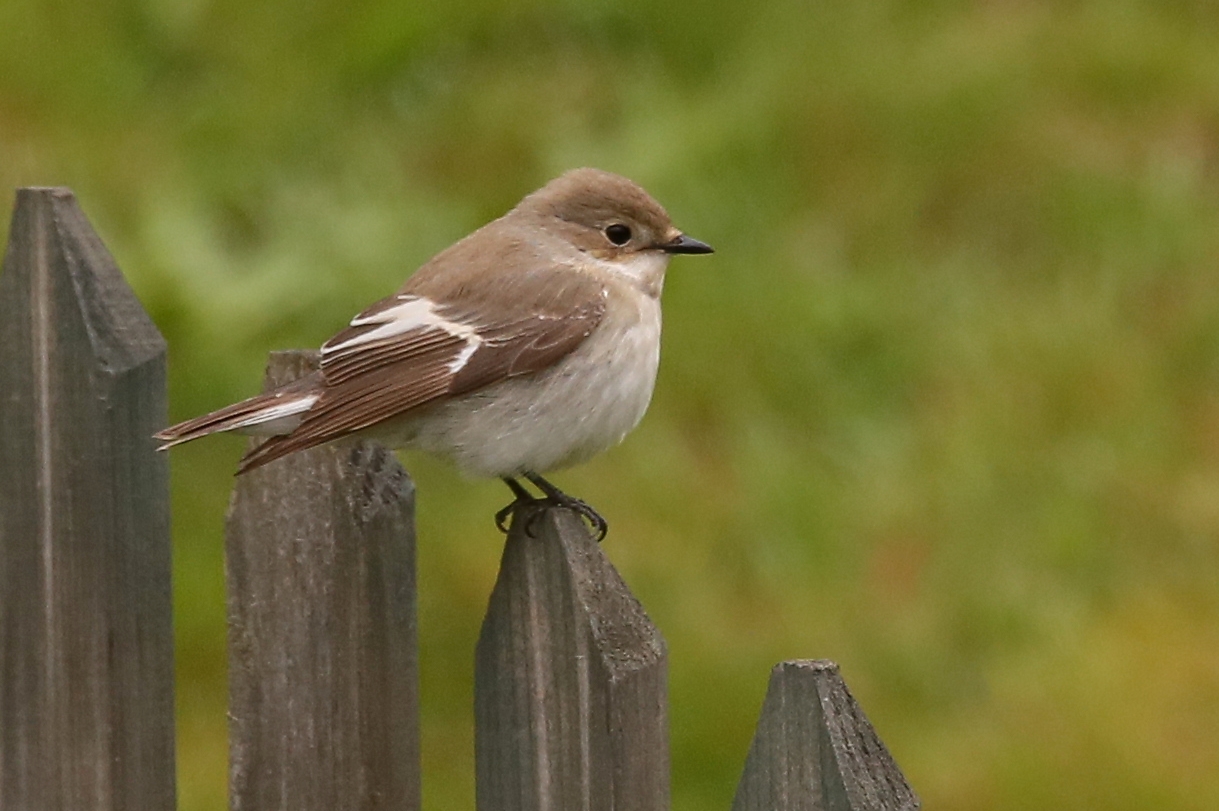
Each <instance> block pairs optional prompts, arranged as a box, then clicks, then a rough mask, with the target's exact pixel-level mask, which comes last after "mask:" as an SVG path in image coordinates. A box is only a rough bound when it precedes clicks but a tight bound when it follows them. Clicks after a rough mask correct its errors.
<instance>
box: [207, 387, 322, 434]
mask: <svg viewBox="0 0 1219 811" xmlns="http://www.w3.org/2000/svg"><path fill="white" fill-rule="evenodd" d="M318 396H319V395H317V394H307V395H305V396H303V397H296V398H293V399H291V400H285V401H284V402H277V403H272V404H271V405H269V406H267V407H266V408H263V409H260V410H258V411H255V412H254V413H253V414H251V415H249V416H248V417H245V418H244V419H241V420H238V421H237V422H235V423H233V424H232V425H231V426H229V427H228V428H226V429H225V430H228V431H248V432H250V433H258V434H271V435H274V434H286V433H288V432H290V431H291V430H292V429H293V428H295V427H296V426H297V425H299V424H300V418H299V415H301V414H304V413H305V412H306V411H308V410H309V409H311V408H313V404H314V403H316V402H317V400H318ZM251 429H257V430H256V431H251Z"/></svg>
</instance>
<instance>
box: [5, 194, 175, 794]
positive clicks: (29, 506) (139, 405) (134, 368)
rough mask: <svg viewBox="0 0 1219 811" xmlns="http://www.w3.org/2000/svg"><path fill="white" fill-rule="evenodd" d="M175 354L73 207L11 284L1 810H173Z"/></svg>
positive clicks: (35, 217) (27, 235)
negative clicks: (168, 352) (170, 410)
mask: <svg viewBox="0 0 1219 811" xmlns="http://www.w3.org/2000/svg"><path fill="white" fill-rule="evenodd" d="M164 425H165V343H164V341H163V340H162V339H161V336H160V334H159V333H158V332H157V330H156V328H155V327H154V326H153V325H152V322H151V321H150V320H149V319H148V316H147V315H146V314H145V313H144V311H143V309H141V307H140V304H139V302H138V301H137V300H136V298H135V296H134V295H133V294H132V292H131V290H130V288H128V286H127V284H126V282H125V281H124V280H123V277H122V275H121V274H120V272H119V270H118V268H117V267H116V266H115V264H114V260H113V259H112V258H111V257H110V255H109V253H107V251H106V249H105V247H104V246H103V245H102V243H101V240H100V239H99V238H98V237H97V235H96V234H95V233H94V232H93V229H92V228H91V227H90V225H89V223H88V221H87V220H86V219H85V217H84V215H83V214H82V213H81V211H80V209H79V208H78V207H77V205H76V200H75V198H74V197H73V196H72V193H71V192H70V191H68V190H67V189H48V188H30V189H21V190H19V191H18V192H17V203H16V207H15V209H14V212H13V220H12V230H11V231H10V233H9V245H8V250H7V253H6V255H5V259H4V271H3V273H0V481H2V482H3V485H2V486H0V808H5V809H14V811H17V809H38V811H61V810H62V811H92V810H93V809H134V808H138V809H144V810H145V811H169V809H172V808H173V807H174V802H175V800H174V731H173V709H174V707H173V629H172V624H171V613H170V612H171V608H172V603H171V600H170V541H169V500H168V499H169V492H168V483H169V471H168V467H167V464H166V460H165V457H164V455H159V454H157V453H156V450H155V443H154V442H153V440H152V433H153V432H154V431H156V430H157V429H159V428H161V427H163V426H164Z"/></svg>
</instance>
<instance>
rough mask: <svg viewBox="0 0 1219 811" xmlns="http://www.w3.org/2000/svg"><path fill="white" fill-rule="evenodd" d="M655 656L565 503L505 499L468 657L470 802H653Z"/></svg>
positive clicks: (661, 664) (658, 754)
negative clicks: (496, 565)
mask: <svg viewBox="0 0 1219 811" xmlns="http://www.w3.org/2000/svg"><path fill="white" fill-rule="evenodd" d="M527 530H528V531H527ZM530 531H532V533H533V534H530ZM665 656H666V655H665V644H664V640H663V639H662V638H661V636H660V632H659V631H657V629H656V628H655V627H654V626H653V625H652V623H651V621H650V620H649V619H648V617H647V614H645V613H644V610H643V608H642V607H641V606H640V605H639V602H638V601H637V600H636V599H635V597H634V596H633V595H632V594H631V593H630V591H628V590H627V587H626V585H625V584H624V583H623V582H622V578H621V577H620V576H619V575H618V572H617V571H615V570H614V567H613V566H612V565H611V564H610V562H609V560H608V559H607V558H606V557H605V555H604V554H603V553H602V551H601V549H600V547H599V546H598V545H597V544H596V543H595V542H594V541H593V540H592V538H591V536H590V535H589V533H588V530H587V529H586V528H585V526H584V523H583V522H582V521H581V520H580V519H579V518H578V517H576V515H575V514H574V513H573V512H571V511H569V510H565V509H545V510H538V509H532V510H524V511H518V512H517V514H516V516H514V518H513V524H512V529H511V531H510V532H509V534H508V540H507V543H506V545H505V547H504V556H503V562H502V563H501V566H500V573H499V580H498V581H497V582H496V584H495V590H494V591H493V593H492V595H491V601H490V605H489V606H488V608H487V615H486V619H485V620H484V621H483V627H482V633H481V635H480V637H479V640H478V649H477V652H476V656H475V659H476V663H475V672H474V695H475V698H474V714H475V762H476V772H477V807H478V809H479V811H518V810H519V811H586V810H591V809H607V810H608V809H617V810H618V811H627V809H629V810H630V811H661V810H662V809H667V808H668V807H669V741H668V716H667V699H666V690H667V686H666V678H667V669H666V668H667V665H666V658H665Z"/></svg>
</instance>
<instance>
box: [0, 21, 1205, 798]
mask: <svg viewBox="0 0 1219 811" xmlns="http://www.w3.org/2000/svg"><path fill="white" fill-rule="evenodd" d="M1217 54H1219V6H1216V5H1215V4H1213V3H1209V2H1202V0H1197V1H1196V2H1190V0H1164V1H1162V2H1135V1H1134V0H1108V2H1066V3H1049V2H1036V1H1035V0H1026V1H1025V2H1016V1H1015V0H1007V1H1001V0H994V1H992V2H974V3H966V2H949V1H948V0H934V1H933V2H918V3H916V2H895V1H894V2H880V1H873V2H859V3H826V2H796V0H760V2H756V3H752V4H748V5H740V4H735V3H728V2H722V1H721V2H703V3H694V2H689V0H675V1H674V2H669V3H666V4H663V5H662V6H657V5H655V4H652V3H644V2H641V1H640V0H634V2H626V3H619V4H610V3H605V2H591V3H577V2H572V1H571V0H569V1H568V2H552V3H543V2H513V3H509V2H500V1H499V0H474V2H462V3H451V4H415V3H403V2H400V0H392V2H391V0H372V1H371V2H356V3H350V2H338V0H311V2H307V3H289V2H276V1H274V0H268V1H267V2H260V3H248V2H245V0H210V2H209V0H144V2H135V0H95V2H92V3H88V4H81V3H69V2H66V1H65V0H6V2H4V3H2V4H0V186H3V187H4V188H7V189H11V188H12V187H14V186H17V185H26V184H36V185H47V184H67V185H70V186H72V187H73V188H74V189H75V190H76V192H77V194H78V196H79V197H80V199H81V202H82V205H83V206H84V208H85V210H86V211H87V212H88V214H89V215H90V217H91V218H92V219H93V221H94V223H95V224H96V225H97V227H98V229H99V231H100V232H101V234H102V235H103V237H104V238H105V239H106V241H107V243H108V245H109V246H110V248H111V250H112V252H113V253H114V254H115V256H116V257H117V258H118V260H119V262H120V264H121V265H122V267H123V268H124V270H125V272H126V273H127V275H128V277H129V278H130V280H131V282H132V284H133V286H134V287H135V289H136V290H137V292H138V293H139V295H140V296H141V298H142V299H143V301H144V302H145V304H146V306H147V307H148V308H149V310H150V311H151V312H152V314H153V316H154V317H155V319H156V321H157V323H158V324H159V325H160V327H161V329H162V330H163V331H164V333H165V335H166V336H167V338H168V340H169V343H170V349H171V363H172V368H171V394H172V402H173V416H174V417H175V418H185V417H187V416H192V415H194V414H197V413H199V412H202V411H205V410H209V409H212V408H215V407H218V406H220V405H222V404H225V403H228V402H230V401H232V400H235V399H238V398H240V397H242V396H245V395H247V394H249V393H251V392H253V391H254V390H255V389H256V388H257V387H258V385H259V376H260V371H261V367H262V363H263V359H264V357H265V354H266V352H267V351H268V350H270V349H273V348H283V347H291V346H314V345H317V344H318V343H320V342H321V341H322V340H324V339H325V338H326V337H328V335H329V334H331V333H332V332H334V331H335V330H337V329H338V328H339V327H340V326H341V325H342V324H344V323H345V321H346V319H347V318H349V317H350V315H351V314H352V313H354V312H355V311H356V310H357V309H359V308H360V307H361V306H362V305H364V304H366V303H368V302H370V301H372V300H374V299H376V298H378V297H380V296H382V295H384V294H386V293H387V292H389V291H391V290H392V289H393V288H395V287H396V286H397V285H398V284H399V283H400V282H401V280H402V278H403V277H405V275H406V274H407V273H409V272H410V271H411V270H412V269H413V268H415V267H416V266H418V265H419V264H420V263H421V262H422V261H424V260H425V259H426V258H427V257H428V256H430V255H431V254H432V253H434V252H435V251H436V250H438V249H440V248H441V247H443V246H445V245H446V244H448V243H449V242H451V241H452V240H454V239H456V238H457V237H459V236H461V235H462V234H464V233H466V232H468V231H469V230H471V229H473V228H475V227H476V226H478V225H479V224H481V223H483V222H485V221H486V220H488V219H490V218H492V217H494V216H497V215H498V214H499V213H502V212H503V211H504V210H505V209H507V208H508V207H510V206H511V205H512V204H513V203H514V202H515V201H516V200H517V199H518V198H519V197H520V196H521V195H522V194H524V193H526V192H528V191H530V190H532V189H533V188H535V187H537V186H539V185H541V184H542V183H543V182H545V181H546V180H547V179H549V178H550V177H552V176H554V175H556V174H558V173H560V172H562V171H563V170H565V169H568V168H571V167H573V166H578V165H596V166H601V167H603V168H606V169H610V170H615V171H619V172H622V173H624V174H627V175H629V176H631V177H633V178H635V179H636V180H638V181H639V182H641V183H642V184H643V185H644V186H645V187H647V188H648V189H649V190H651V191H652V192H653V193H654V194H655V195H656V196H657V197H658V198H659V199H661V200H662V201H663V202H664V203H665V204H666V205H667V206H668V208H669V210H670V211H671V212H672V213H673V215H674V217H675V219H676V220H677V222H678V224H679V225H680V226H682V227H683V228H685V229H687V230H688V231H689V232H690V233H692V234H694V235H695V236H697V237H699V238H702V239H705V240H707V241H709V242H711V243H712V244H714V245H715V246H716V248H717V249H718V253H717V254H716V256H715V257H713V258H710V259H705V260H699V261H697V262H696V261H693V260H683V259H679V260H678V261H677V262H675V264H674V267H673V268H672V270H671V271H670V275H669V284H668V289H667V291H666V294H665V302H666V304H665V308H666V322H667V323H666V336H665V351H664V360H663V363H662V368H661V374H660V381H659V385H658V389H657V395H656V399H655V401H654V403H653V406H652V409H651V412H650V413H649V416H648V417H647V419H646V420H645V421H644V423H643V425H642V426H641V427H640V428H639V430H638V431H637V432H636V433H635V434H634V435H633V436H632V437H631V438H630V439H629V440H628V441H627V442H626V443H625V444H624V445H623V446H622V447H621V448H619V449H616V450H615V451H613V452H611V453H609V454H607V455H606V456H604V457H603V458H601V459H599V460H597V461H595V462H593V463H590V464H588V465H586V466H584V467H582V468H579V469H576V470H573V471H571V472H569V473H564V474H560V476H559V477H558V481H560V482H561V483H562V484H564V485H566V486H567V487H569V488H570V489H571V490H572V491H573V492H576V493H579V494H581V495H583V496H585V497H587V498H589V499H590V500H592V501H593V502H594V503H596V504H597V505H598V507H599V508H600V509H601V510H602V511H603V512H604V513H605V514H606V515H607V516H608V517H609V518H610V521H611V523H612V524H613V532H612V533H611V535H610V537H609V540H608V542H607V546H606V548H607V550H608V552H609V554H610V556H611V557H612V558H613V559H614V561H615V562H616V563H617V565H618V566H619V567H620V568H621V570H622V572H623V574H624V576H625V577H626V579H627V581H628V582H629V583H631V584H632V587H633V588H634V589H635V590H636V592H637V593H638V594H639V596H640V598H641V599H642V601H643V602H644V604H645V605H646V606H647V607H648V610H649V612H650V613H651V615H652V616H653V618H654V619H655V620H656V621H657V623H658V624H659V625H660V627H661V628H662V629H663V630H664V632H665V634H666V635H667V637H668V640H669V642H670V655H671V698H672V711H671V719H672V731H673V768H674V778H673V793H674V808H675V809H678V811H693V809H703V808H727V807H728V806H729V803H730V800H731V796H732V792H733V789H734V785H735V782H736V779H737V777H738V775H739V772H740V769H741V766H742V764H743V761H744V756H745V752H746V749H747V747H748V744H749V739H750V736H751V734H752V729H753V724H754V721H755V718H756V714H757V710H758V708H759V706H760V702H761V699H762V695H763V692H764V689H765V685H766V677H767V671H768V668H769V667H770V666H771V665H772V664H773V663H775V662H776V661H779V660H780V659H784V658H791V657H813V656H816V657H827V658H833V659H836V660H838V661H839V662H841V663H842V665H843V670H844V673H845V675H846V677H847V679H848V681H849V682H850V684H851V685H852V687H853V689H854V691H855V693H856V694H857V695H858V696H859V698H860V699H861V701H862V703H863V705H864V707H865V708H866V709H867V711H868V713H869V714H870V716H871V718H872V720H873V721H874V723H875V724H876V725H877V727H878V728H879V730H880V732H881V734H882V736H883V737H884V738H885V740H886V742H887V743H888V744H889V746H890V748H891V749H892V750H893V752H894V753H895V754H896V756H897V758H898V760H899V762H900V763H901V764H902V765H903V767H904V768H905V770H906V771H907V773H908V775H909V776H910V778H911V780H912V782H913V783H914V784H915V786H916V787H917V789H918V790H919V792H920V793H921V795H922V796H923V798H924V801H925V804H926V806H927V807H928V808H936V809H946V810H951V809H960V810H961V811H965V809H969V811H981V810H982V809H987V811H990V810H992V809H993V810H995V811H998V810H999V809H1004V810H1006V809H1026V808H1027V809H1034V808H1037V809H1040V808H1090V809H1145V808H1149V807H1154V808H1159V809H1212V808H1216V807H1219V732H1217V731H1219V284H1217V283H1216V280H1217V278H1219V276H1217V270H1219V58H1217V56H1216V55H1217ZM0 227H6V226H0ZM241 450H242V442H241V441H240V440H237V439H217V440H210V441H207V442H202V443H198V444H195V445H192V446H188V447H186V448H183V449H182V450H181V451H175V453H174V457H173V471H174V480H175V490H174V514H175V532H176V548H175V554H176V562H175V603H176V610H177V615H176V618H175V622H176V627H177V640H178V649H177V651H178V703H179V707H180V717H179V733H178V736H179V772H180V781H179V782H180V793H181V807H182V808H183V809H185V811H196V810H197V809H216V808H221V807H224V799H223V797H224V791H225V788H224V786H225V779H226V778H225V765H224V762H225V757H226V750H225V746H226V744H225V737H224V736H225V715H224V712H225V710H224V702H225V691H226V686H225V680H224V679H225V661H224V657H225V651H224V633H225V632H224V618H223V613H224V606H223V573H222V538H221V531H222V519H223V514H224V511H225V504H226V499H227V492H228V490H229V488H230V486H231V478H230V477H231V473H232V471H233V470H234V467H235V464H236V460H237V458H238V456H239V455H240V453H241ZM407 463H408V465H409V467H410V469H411V470H412V472H413V473H414V474H415V476H416V478H417V481H418V485H419V492H420V503H419V527H420V530H419V537H420V550H419V572H420V598H419V599H420V618H421V619H420V628H421V646H422V690H423V701H424V710H423V743H424V761H425V770H426V777H425V780H426V782H425V785H424V796H425V804H426V806H427V807H428V808H431V809H449V808H470V807H472V804H473V787H472V779H473V778H472V774H473V769H472V757H473V755H472V752H473V746H472V734H471V728H470V724H471V669H472V652H473V647H474V641H475V638H476V635H477V632H478V625H479V622H480V614H481V612H482V610H483V608H484V606H485V602H486V598H487V595H488V593H489V590H490V587H491V583H492V582H493V579H494V576H495V572H496V568H497V566H498V552H499V548H500V539H499V536H498V535H497V533H496V532H495V531H494V529H493V528H492V525H491V520H490V516H491V514H492V512H493V511H494V510H495V509H496V508H497V507H499V506H500V505H501V503H502V502H503V501H504V500H505V498H506V493H505V492H504V490H503V487H502V486H501V485H499V484H498V483H470V482H463V481H460V480H459V479H458V478H457V477H456V476H455V475H454V474H453V473H452V472H451V471H449V470H448V469H447V468H445V467H444V466H442V465H440V464H437V463H434V462H432V461H430V460H427V459H422V458H415V457H409V456H408V457H407Z"/></svg>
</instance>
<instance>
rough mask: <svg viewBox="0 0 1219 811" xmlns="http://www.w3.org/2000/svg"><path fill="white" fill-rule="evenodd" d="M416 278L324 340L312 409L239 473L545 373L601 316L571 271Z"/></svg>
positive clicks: (599, 301)
mask: <svg viewBox="0 0 1219 811" xmlns="http://www.w3.org/2000/svg"><path fill="white" fill-rule="evenodd" d="M460 244H461V243H459V245H460ZM444 256H445V254H441V256H440V257H437V259H440V258H442V257H444ZM435 261H436V260H433V262H435ZM426 268H427V266H425V269H426ZM421 275H422V276H423V279H422V281H423V282H433V283H430V284H428V283H419V284H414V285H412V284H410V283H408V285H407V286H406V287H405V288H403V292H402V293H400V294H398V295H397V296H393V297H391V298H388V299H385V300H384V301H380V302H378V303H377V304H375V305H373V306H372V307H370V308H368V309H367V310H365V311H364V312H362V313H361V314H360V315H358V316H356V318H354V319H353V320H352V323H351V326H350V327H348V328H347V329H345V330H343V331H342V332H340V333H339V334H338V335H336V336H334V338H332V339H330V340H329V341H327V342H326V345H325V346H324V347H323V350H322V351H323V355H322V377H323V386H322V389H321V396H320V397H319V399H318V401H317V403H316V404H315V405H314V406H313V407H312V408H311V409H310V410H309V411H308V413H306V414H305V415H304V418H303V419H302V421H301V424H300V425H299V426H298V427H297V428H296V429H295V430H294V431H292V432H291V433H290V434H287V435H284V436H279V437H273V438H271V439H269V440H267V441H266V442H264V443H263V444H262V445H260V446H258V447H257V448H255V449H254V450H253V451H251V452H250V453H249V454H248V455H247V456H246V458H245V459H243V460H242V465H241V468H240V471H239V472H245V471H247V470H251V469H253V468H256V467H259V466H261V465H264V464H266V463H267V462H270V461H272V460H273V459H278V458H279V457H281V456H284V455H285V454H288V453H292V452H293V451H297V450H302V449H304V448H309V447H312V446H314V445H319V444H321V443H323V442H328V441H330V440H332V439H337V438H338V437H341V436H344V435H346V434H350V433H353V432H355V431H360V430H363V429H365V428H369V427H371V426H373V425H376V424H377V423H380V422H383V421H385V420H388V419H391V418H394V417H399V416H402V415H404V414H406V413H408V412H410V411H413V410H415V409H417V408H420V407H421V406H424V405H427V404H429V403H432V402H434V401H436V400H438V399H441V398H444V397H450V396H456V395H460V394H465V393H468V392H471V391H474V390H476V389H480V388H483V387H485V386H488V385H491V384H493V383H496V382H498V381H500V380H504V379H506V378H509V377H514V376H517V375H524V374H530V373H533V372H537V371H539V370H541V369H545V368H547V367H549V366H550V365H552V364H553V363H555V362H556V361H558V360H559V359H560V358H562V357H563V356H564V355H566V354H567V353H569V352H571V351H572V350H574V349H575V348H576V347H577V346H579V345H580V343H581V342H583V341H584V339H585V338H587V337H588V336H589V334H591V333H592V331H593V330H594V329H595V328H596V326H597V324H598V323H600V321H601V318H602V315H603V314H604V312H605V295H604V293H603V290H602V287H601V285H600V284H599V283H597V282H596V281H595V280H593V279H591V278H590V277H588V276H586V275H584V274H583V273H580V272H579V271H576V270H574V269H572V268H570V267H569V268H558V267H556V266H554V265H550V266H544V267H542V268H541V269H537V268H535V269H534V270H532V271H529V272H520V273H515V274H505V273H492V274H486V275H484V276H482V277H476V279H477V278H481V279H483V280H484V281H481V282H478V281H464V280H463V283H462V284H460V285H458V286H457V289H455V290H454V289H452V288H448V289H446V288H444V287H443V286H442V285H440V284H437V283H434V282H435V279H436V277H435V276H430V275H428V274H421ZM467 278H469V277H467ZM412 281H413V280H412Z"/></svg>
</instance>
